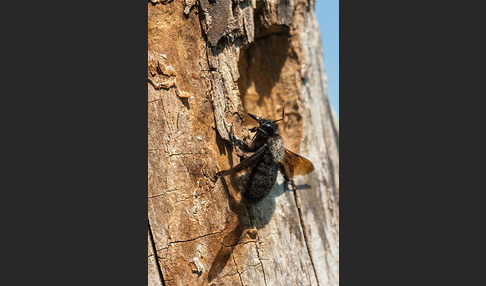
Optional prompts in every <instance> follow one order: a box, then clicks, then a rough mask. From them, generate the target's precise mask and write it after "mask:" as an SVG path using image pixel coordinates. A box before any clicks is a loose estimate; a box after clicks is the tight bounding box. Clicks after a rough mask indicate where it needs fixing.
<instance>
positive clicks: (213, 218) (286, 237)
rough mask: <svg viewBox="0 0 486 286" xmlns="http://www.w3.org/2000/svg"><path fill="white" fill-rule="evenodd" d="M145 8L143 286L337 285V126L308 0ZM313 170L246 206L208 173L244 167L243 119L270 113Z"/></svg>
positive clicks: (159, 2)
mask: <svg viewBox="0 0 486 286" xmlns="http://www.w3.org/2000/svg"><path fill="white" fill-rule="evenodd" d="M310 2H311V3H309V2H308V1H300V0H289V1H271V0H258V1H256V0H250V1H249V0H246V1H236V0H233V1H232V0H219V1H211V0H199V1H198V2H197V3H196V1H195V0H185V2H184V1H182V0H174V1H171V0H168V1H167V0H166V1H164V0H152V1H149V3H148V219H149V231H148V279H149V285H213V284H214V285H240V284H242V285H338V284H339V279H338V261H339V260H338V258H339V257H338V255H339V254H338V250H339V241H338V238H339V205H338V203H339V180H338V179H339V177H338V173H339V158H338V132H339V131H338V122H337V120H336V118H335V116H334V115H333V111H332V109H331V107H330V106H329V102H328V99H327V91H326V76H325V72H324V68H323V65H322V49H321V46H320V38H319V30H318V27H317V22H316V20H315V15H314V2H313V1H310ZM282 101H285V117H284V120H283V121H282V122H280V123H279V126H280V130H281V133H282V137H283V138H284V141H285V146H286V147H287V148H288V149H289V150H291V151H294V152H296V153H299V154H301V155H302V156H304V157H306V158H308V159H309V160H310V161H312V162H313V164H314V166H315V170H314V171H313V172H312V173H310V174H308V175H306V176H298V177H296V178H294V181H295V184H296V189H295V190H294V189H292V186H290V185H288V184H285V182H284V180H283V178H282V176H281V175H279V176H278V178H277V183H276V184H275V186H274V187H273V188H272V190H271V192H270V193H269V194H268V195H267V196H266V197H265V198H264V199H263V200H262V201H260V202H258V203H246V202H245V201H244V200H242V198H241V194H240V192H239V191H238V189H237V188H234V186H233V185H232V184H231V182H230V180H229V178H226V177H218V176H217V175H216V173H217V172H219V171H221V170H227V169H230V168H231V167H232V166H235V165H236V164H238V162H239V161H240V159H239V157H238V154H237V152H236V151H235V149H234V148H233V147H232V145H231V144H230V143H229V135H228V134H229V133H228V132H229V130H230V129H231V128H232V131H233V132H234V133H235V134H236V135H237V136H238V137H239V138H241V139H243V140H244V141H245V140H246V141H247V142H249V141H250V140H251V136H252V134H251V133H249V132H248V128H249V127H251V126H254V125H252V124H254V121H253V122H252V121H251V119H250V120H247V115H246V114H247V112H251V113H253V114H256V115H258V116H261V117H263V118H269V119H278V118H280V116H281V112H282Z"/></svg>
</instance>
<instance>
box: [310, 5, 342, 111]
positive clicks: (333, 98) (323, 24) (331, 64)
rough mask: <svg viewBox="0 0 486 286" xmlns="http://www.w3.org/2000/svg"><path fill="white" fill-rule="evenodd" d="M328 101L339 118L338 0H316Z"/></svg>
mask: <svg viewBox="0 0 486 286" xmlns="http://www.w3.org/2000/svg"><path fill="white" fill-rule="evenodd" d="M315 8H316V17H317V21H318V22H319V30H320V31H321V41H322V48H323V52H324V68H325V69H326V74H327V92H328V95H329V101H330V102H331V105H332V106H333V107H334V110H335V111H336V114H337V116H338V118H339V0H316V7H315Z"/></svg>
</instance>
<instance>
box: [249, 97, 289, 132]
mask: <svg viewBox="0 0 486 286" xmlns="http://www.w3.org/2000/svg"><path fill="white" fill-rule="evenodd" d="M284 108H285V106H284V104H283V103H282V118H280V119H277V120H268V119H264V118H260V117H258V116H256V115H253V114H251V113H248V115H250V117H251V118H253V119H255V120H256V121H257V122H258V124H259V126H258V127H254V128H252V129H250V131H253V132H257V134H261V135H264V136H272V135H273V134H275V133H278V132H279V130H278V125H277V122H278V121H280V120H282V119H283V115H284Z"/></svg>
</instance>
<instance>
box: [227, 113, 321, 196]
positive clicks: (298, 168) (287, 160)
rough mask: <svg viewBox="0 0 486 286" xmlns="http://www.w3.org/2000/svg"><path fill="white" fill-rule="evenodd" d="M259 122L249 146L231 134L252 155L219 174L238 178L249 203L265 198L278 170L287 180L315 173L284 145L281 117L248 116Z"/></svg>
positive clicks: (308, 162)
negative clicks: (270, 118)
mask: <svg viewBox="0 0 486 286" xmlns="http://www.w3.org/2000/svg"><path fill="white" fill-rule="evenodd" d="M248 115H249V116H250V117H251V118H253V119H255V120H256V121H257V122H258V126H257V127H253V128H252V129H250V131H251V132H255V133H256V134H255V136H254V139H253V141H252V142H251V144H250V145H247V144H245V143H244V142H243V141H241V140H239V139H237V138H236V136H235V135H234V134H233V133H232V132H230V137H231V142H232V143H233V144H234V145H236V146H237V147H238V148H239V149H241V150H242V151H244V152H253V154H252V155H251V156H250V157H248V158H246V159H244V160H243V161H241V162H240V163H239V164H238V165H236V166H235V167H233V168H232V169H230V170H226V171H223V172H220V173H219V174H220V175H223V176H226V175H236V177H237V182H238V185H239V188H240V190H242V195H243V197H245V198H246V199H247V200H249V201H253V202H257V201H260V200H261V199H263V198H264V197H265V196H266V195H267V194H268V193H269V192H270V190H271V189H272V187H273V185H274V184H275V181H276V179H277V174H278V171H280V172H281V173H282V175H283V176H284V179H285V181H290V179H291V178H292V176H293V175H294V174H299V175H303V174H307V173H309V172H311V171H312V170H314V166H313V165H312V163H311V162H310V161H308V160H307V159H305V158H303V157H301V156H300V155H297V154H295V153H293V152H291V151H289V150H287V149H286V148H285V146H284V142H283V139H282V136H280V131H279V129H278V125H277V122H278V121H280V120H282V119H283V116H284V107H283V106H282V118H280V119H278V120H268V119H264V118H260V117H258V116H256V115H253V114H250V113H248Z"/></svg>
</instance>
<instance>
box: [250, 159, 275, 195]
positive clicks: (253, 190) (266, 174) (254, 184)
mask: <svg viewBox="0 0 486 286" xmlns="http://www.w3.org/2000/svg"><path fill="white" fill-rule="evenodd" d="M276 179H277V165H274V164H272V165H268V164H265V163H263V162H262V163H260V164H259V165H258V166H256V167H255V169H253V174H252V175H251V176H250V178H249V180H248V184H247V185H246V188H245V190H244V191H243V196H244V197H245V198H247V199H248V200H251V201H259V200H261V199H262V198H263V197H265V196H266V195H267V194H268V193H269V192H270V190H271V189H272V187H273V185H274V184H275V180H276Z"/></svg>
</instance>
